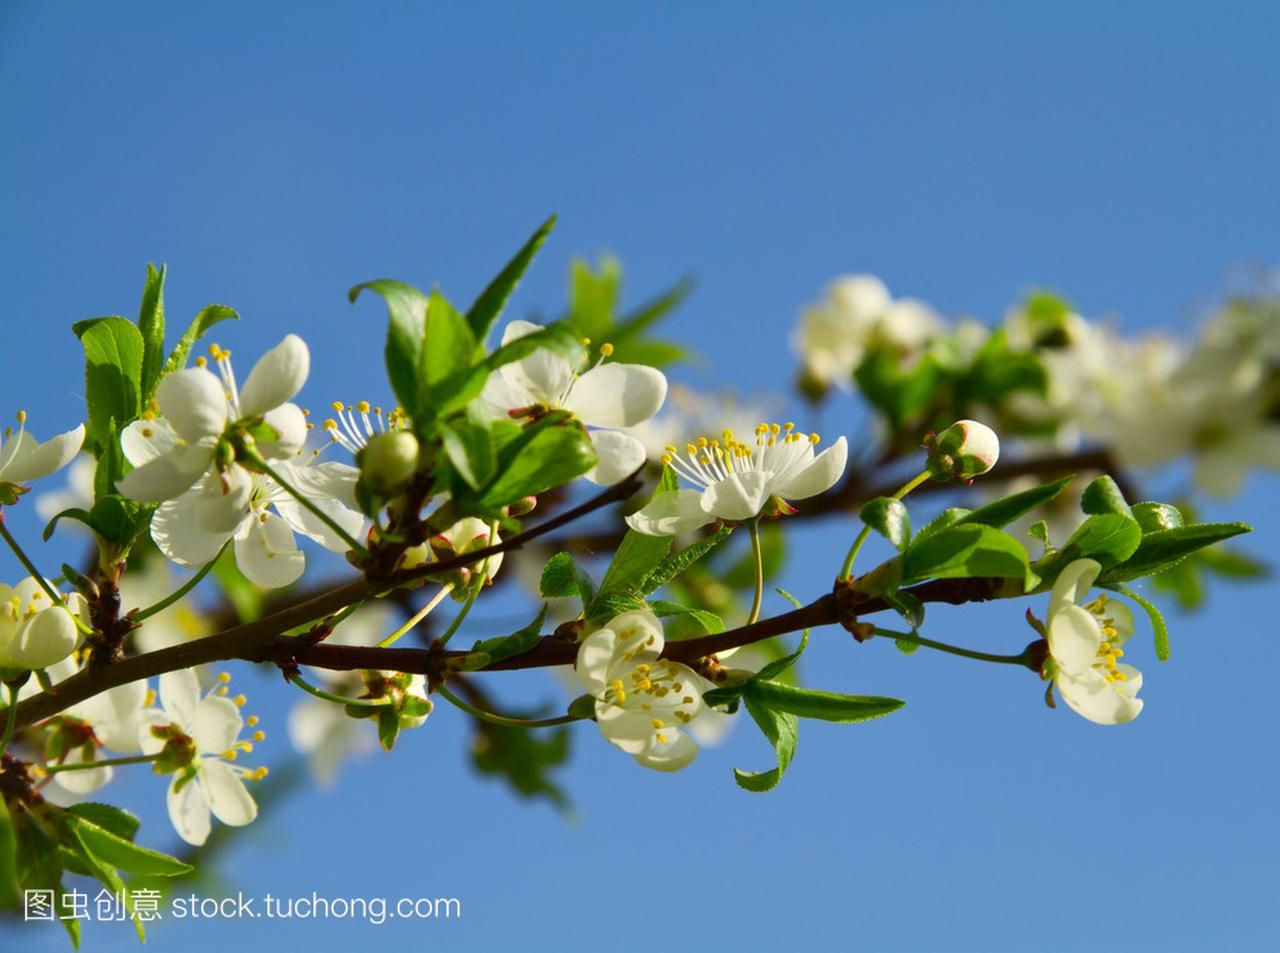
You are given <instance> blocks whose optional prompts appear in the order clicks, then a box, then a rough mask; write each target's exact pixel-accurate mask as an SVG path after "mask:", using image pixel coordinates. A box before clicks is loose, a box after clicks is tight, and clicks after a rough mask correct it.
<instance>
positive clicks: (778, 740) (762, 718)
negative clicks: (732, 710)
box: [733, 694, 800, 793]
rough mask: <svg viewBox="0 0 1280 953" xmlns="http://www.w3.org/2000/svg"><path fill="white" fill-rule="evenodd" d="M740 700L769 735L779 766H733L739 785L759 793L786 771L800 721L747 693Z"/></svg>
mask: <svg viewBox="0 0 1280 953" xmlns="http://www.w3.org/2000/svg"><path fill="white" fill-rule="evenodd" d="M743 702H744V703H745V704H746V707H747V713H748V714H749V715H750V716H751V719H752V720H753V721H754V722H755V723H756V724H757V725H759V726H760V730H761V731H762V732H763V733H764V736H765V737H766V738H768V739H769V744H771V745H773V751H774V755H775V756H776V757H777V759H778V766H777V767H775V768H770V769H769V770H768V771H743V770H741V769H739V768H734V769H733V777H734V780H736V781H737V782H738V786H739V787H742V788H745V789H746V790H748V791H755V792H757V793H761V792H764V791H770V790H772V789H773V788H775V787H777V786H778V782H779V781H781V780H782V775H783V774H785V773H786V770H787V767H788V766H789V765H790V764H791V759H792V758H794V757H795V754H796V742H797V740H798V738H799V734H800V722H799V721H798V720H797V718H796V716H795V715H792V714H790V713H789V712H784V711H774V710H773V709H772V708H769V707H767V706H765V705H762V704H761V703H760V702H759V701H757V700H756V699H755V698H753V697H752V696H751V695H749V694H744V695H743Z"/></svg>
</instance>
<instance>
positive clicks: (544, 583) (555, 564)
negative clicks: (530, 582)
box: [538, 553, 581, 599]
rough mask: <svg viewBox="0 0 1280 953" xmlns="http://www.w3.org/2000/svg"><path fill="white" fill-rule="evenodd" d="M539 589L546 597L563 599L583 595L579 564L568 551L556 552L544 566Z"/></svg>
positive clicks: (543, 596)
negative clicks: (580, 585) (580, 586)
mask: <svg viewBox="0 0 1280 953" xmlns="http://www.w3.org/2000/svg"><path fill="white" fill-rule="evenodd" d="M538 591H539V592H540V593H541V595H542V598H544V599H563V598H566V597H568V596H577V595H581V590H580V588H579V586H578V566H577V564H576V563H575V562H574V561H573V557H572V556H570V555H569V554H568V553H556V554H555V555H554V556H552V557H551V558H550V559H549V560H547V564H546V565H545V566H543V567H542V578H541V579H540V580H539V582H538Z"/></svg>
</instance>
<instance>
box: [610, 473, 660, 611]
mask: <svg viewBox="0 0 1280 953" xmlns="http://www.w3.org/2000/svg"><path fill="white" fill-rule="evenodd" d="M678 486H679V484H678V482H677V480H676V474H675V471H674V470H672V469H671V468H670V467H666V468H664V469H663V471H662V478H661V479H660V480H659V481H658V485H657V487H656V488H655V489H654V491H653V495H654V496H657V495H658V494H659V493H666V492H670V491H671V490H675V489H677V488H678ZM650 499H652V497H651V498H650ZM670 549H671V537H669V536H646V535H645V534H644V533H637V532H636V531H635V530H633V529H629V530H627V533H626V535H625V536H623V537H622V543H621V544H620V545H619V546H618V549H617V551H616V552H615V553H614V554H613V560H612V561H611V562H610V563H609V568H608V569H607V570H606V571H605V574H604V579H603V580H602V581H601V583H600V592H601V593H606V592H608V591H610V590H611V589H623V588H626V589H633V590H635V591H637V592H639V591H641V587H642V585H643V584H644V580H645V579H646V578H647V577H648V576H649V575H650V574H651V573H652V572H653V571H654V570H655V569H656V568H657V567H658V565H659V564H660V563H661V562H662V560H663V559H665V558H666V556H667V553H668V552H669V551H670Z"/></svg>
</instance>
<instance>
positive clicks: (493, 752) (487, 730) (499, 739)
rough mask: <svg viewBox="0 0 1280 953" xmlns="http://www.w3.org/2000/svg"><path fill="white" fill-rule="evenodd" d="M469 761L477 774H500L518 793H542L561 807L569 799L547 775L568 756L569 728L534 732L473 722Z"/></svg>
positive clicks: (526, 794) (566, 807) (522, 795)
mask: <svg viewBox="0 0 1280 953" xmlns="http://www.w3.org/2000/svg"><path fill="white" fill-rule="evenodd" d="M475 730H476V733H475V735H474V737H473V738H472V742H471V761H472V764H474V765H475V768H476V770H477V771H479V772H480V773H481V774H487V775H495V776H497V777H500V778H502V779H503V780H504V781H506V783H507V784H508V785H509V786H510V787H511V789H512V790H514V791H515V792H516V793H517V794H519V795H520V796H521V797H526V798H532V797H545V798H547V799H548V800H550V801H551V802H552V803H553V804H555V806H556V807H557V808H559V809H560V810H561V811H568V809H569V799H568V798H567V797H566V796H565V793H564V791H563V790H562V789H561V787H560V785H558V784H556V783H555V781H553V780H552V778H551V771H552V769H553V768H556V767H558V766H560V765H562V764H564V762H565V761H566V759H567V758H568V757H569V742H570V732H569V729H568V728H557V729H556V730H555V731H552V732H534V731H529V730H528V729H527V728H513V727H508V726H506V725H495V724H492V723H491V722H487V721H476V722H475Z"/></svg>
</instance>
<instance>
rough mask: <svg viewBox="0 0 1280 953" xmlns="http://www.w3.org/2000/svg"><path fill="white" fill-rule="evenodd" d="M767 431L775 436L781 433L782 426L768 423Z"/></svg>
mask: <svg viewBox="0 0 1280 953" xmlns="http://www.w3.org/2000/svg"><path fill="white" fill-rule="evenodd" d="M769 433H771V434H773V435H774V436H775V437H776V436H777V435H778V434H780V433H782V427H781V426H780V425H778V424H770V425H769Z"/></svg>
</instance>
